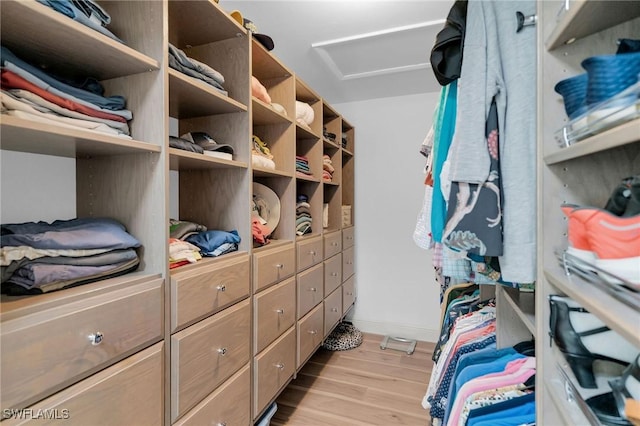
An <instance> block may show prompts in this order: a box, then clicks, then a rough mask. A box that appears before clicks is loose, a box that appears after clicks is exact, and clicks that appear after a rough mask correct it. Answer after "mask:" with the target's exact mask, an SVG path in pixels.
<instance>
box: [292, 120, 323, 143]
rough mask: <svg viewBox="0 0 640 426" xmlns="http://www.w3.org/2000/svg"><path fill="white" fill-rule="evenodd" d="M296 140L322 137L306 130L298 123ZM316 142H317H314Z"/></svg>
mask: <svg viewBox="0 0 640 426" xmlns="http://www.w3.org/2000/svg"><path fill="white" fill-rule="evenodd" d="M296 138H297V139H320V136H318V135H316V134H315V133H313V132H310V131H309V130H307V129H305V128H304V127H302V126H301V125H299V124H297V123H296ZM314 142H315V140H314Z"/></svg>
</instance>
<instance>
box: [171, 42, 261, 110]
mask: <svg viewBox="0 0 640 426" xmlns="http://www.w3.org/2000/svg"><path fill="white" fill-rule="evenodd" d="M170 40H171V39H170ZM181 49H182V50H183V51H184V52H185V54H186V55H187V56H189V57H190V58H193V59H196V60H198V61H200V62H203V63H205V64H207V65H209V66H210V67H211V68H213V69H214V70H216V71H218V72H219V73H220V74H222V75H223V77H224V84H223V85H222V86H223V87H224V90H226V91H227V92H228V98H230V99H232V100H235V101H237V102H238V103H240V104H241V105H243V106H248V105H249V103H250V101H251V90H250V87H251V86H250V80H249V76H250V71H249V70H250V64H249V38H248V36H247V35H240V36H238V37H236V36H235V35H234V36H233V37H230V38H226V39H222V40H216V41H211V42H209V43H206V44H200V45H190V46H189V47H183V48H181ZM222 96H224V94H222Z"/></svg>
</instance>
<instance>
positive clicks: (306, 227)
mask: <svg viewBox="0 0 640 426" xmlns="http://www.w3.org/2000/svg"><path fill="white" fill-rule="evenodd" d="M312 231H313V230H312V229H311V222H301V223H299V224H297V225H296V235H304V234H309V233H311V232H312Z"/></svg>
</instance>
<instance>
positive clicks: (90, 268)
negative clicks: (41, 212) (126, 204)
mask: <svg viewBox="0 0 640 426" xmlns="http://www.w3.org/2000/svg"><path fill="white" fill-rule="evenodd" d="M0 231H1V233H2V236H1V237H0V238H1V241H2V248H1V249H0V253H2V255H1V256H0V259H1V260H0V265H1V266H2V269H1V270H2V287H1V288H2V293H5V294H9V295H24V294H40V293H47V292H50V291H54V290H60V289H64V288H68V287H75V286H78V285H81V284H88V283H92V282H96V281H100V280H104V279H107V278H112V277H117V276H120V275H124V274H126V273H129V272H132V271H135V270H136V269H137V268H138V264H139V263H140V259H139V257H138V254H137V253H136V250H135V249H136V248H137V247H140V242H138V240H137V239H136V238H134V237H133V236H132V235H130V234H129V233H127V231H126V229H125V227H124V226H123V225H122V224H121V223H119V222H118V221H116V220H113V219H106V218H102V219H100V218H85V219H70V220H56V221H54V222H52V223H51V224H49V223H46V222H37V223H36V222H28V223H18V224H4V225H1V226H0Z"/></svg>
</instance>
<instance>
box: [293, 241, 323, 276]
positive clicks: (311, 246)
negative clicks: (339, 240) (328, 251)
mask: <svg viewBox="0 0 640 426" xmlns="http://www.w3.org/2000/svg"><path fill="white" fill-rule="evenodd" d="M296 249H297V252H298V272H300V271H304V270H305V269H307V268H308V267H310V266H313V265H317V264H318V263H319V262H322V260H323V254H324V253H323V251H322V236H321V235H318V236H317V237H312V238H309V239H305V240H303V241H298V242H297V243H296Z"/></svg>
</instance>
